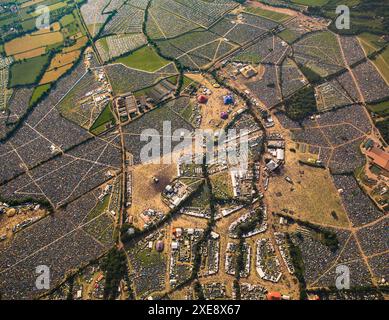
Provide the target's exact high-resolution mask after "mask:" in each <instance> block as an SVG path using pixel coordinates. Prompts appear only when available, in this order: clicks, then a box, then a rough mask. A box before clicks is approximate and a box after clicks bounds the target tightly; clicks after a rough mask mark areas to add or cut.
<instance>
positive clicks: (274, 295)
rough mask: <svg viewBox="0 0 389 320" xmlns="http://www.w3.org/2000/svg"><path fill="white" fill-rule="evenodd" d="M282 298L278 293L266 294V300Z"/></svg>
mask: <svg viewBox="0 0 389 320" xmlns="http://www.w3.org/2000/svg"><path fill="white" fill-rule="evenodd" d="M281 298H282V296H281V293H279V292H269V293H268V294H267V300H281Z"/></svg>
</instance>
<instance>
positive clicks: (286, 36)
mask: <svg viewBox="0 0 389 320" xmlns="http://www.w3.org/2000/svg"><path fill="white" fill-rule="evenodd" d="M277 36H279V37H280V38H281V39H282V40H284V41H286V42H287V43H292V42H293V41H295V40H297V39H298V38H299V35H298V34H297V33H295V32H293V31H291V30H289V29H285V30H283V31H281V32H280V33H277Z"/></svg>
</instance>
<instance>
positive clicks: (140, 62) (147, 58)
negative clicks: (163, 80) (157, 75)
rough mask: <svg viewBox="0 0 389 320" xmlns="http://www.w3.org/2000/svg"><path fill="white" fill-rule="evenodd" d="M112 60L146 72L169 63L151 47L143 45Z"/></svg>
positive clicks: (153, 70)
mask: <svg viewBox="0 0 389 320" xmlns="http://www.w3.org/2000/svg"><path fill="white" fill-rule="evenodd" d="M114 62H115V63H123V64H124V65H126V66H127V67H130V68H134V69H139V70H144V71H148V72H155V71H157V70H158V69H161V68H162V67H164V66H166V65H167V64H168V63H169V61H167V60H165V59H163V58H161V57H160V56H159V55H158V54H157V53H156V52H155V51H154V49H153V48H151V47H143V48H141V49H139V50H136V51H135V52H133V53H131V54H129V55H127V56H124V57H121V58H119V59H116V60H115V61H114Z"/></svg>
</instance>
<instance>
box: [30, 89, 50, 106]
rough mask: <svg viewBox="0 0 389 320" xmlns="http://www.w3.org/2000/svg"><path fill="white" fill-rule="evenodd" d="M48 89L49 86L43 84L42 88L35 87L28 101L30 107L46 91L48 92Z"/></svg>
mask: <svg viewBox="0 0 389 320" xmlns="http://www.w3.org/2000/svg"><path fill="white" fill-rule="evenodd" d="M50 87H51V85H50V84H44V85H42V86H39V87H36V88H35V89H34V92H33V93H32V97H31V100H30V106H32V105H34V104H35V103H36V102H37V101H38V100H39V98H40V97H41V96H42V95H43V94H45V93H46V92H47V91H49V90H50Z"/></svg>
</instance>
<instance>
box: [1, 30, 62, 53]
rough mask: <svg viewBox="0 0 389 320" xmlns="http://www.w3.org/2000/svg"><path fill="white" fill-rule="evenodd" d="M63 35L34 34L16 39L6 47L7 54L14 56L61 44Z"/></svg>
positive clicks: (58, 33) (51, 33)
mask: <svg viewBox="0 0 389 320" xmlns="http://www.w3.org/2000/svg"><path fill="white" fill-rule="evenodd" d="M62 41H63V35H62V33H61V32H59V31H56V32H50V33H45V34H36V33H32V34H30V35H25V36H23V37H20V38H16V39H14V40H11V41H10V42H7V43H6V44H5V45H4V49H5V53H6V54H7V55H8V56H12V55H15V54H18V53H22V52H26V51H30V50H34V49H37V48H40V47H42V45H43V46H50V45H53V44H57V43H61V42H62Z"/></svg>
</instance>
